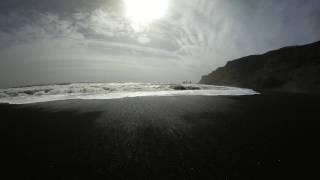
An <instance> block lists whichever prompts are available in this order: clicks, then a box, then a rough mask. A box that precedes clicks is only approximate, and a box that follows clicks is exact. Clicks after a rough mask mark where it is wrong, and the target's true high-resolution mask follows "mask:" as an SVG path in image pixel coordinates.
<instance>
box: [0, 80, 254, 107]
mask: <svg viewBox="0 0 320 180" xmlns="http://www.w3.org/2000/svg"><path fill="white" fill-rule="evenodd" d="M254 94H258V93H257V92H256V91H254V90H251V89H243V88H236V87H227V86H214V85H203V84H154V83H71V84H60V85H59V84H57V85H42V86H28V87H19V88H8V89H0V103H8V104H31V103H39V102H49V101H58V100H69V99H119V98H129V97H142V96H190V95H199V96H219V95H232V96H241V95H254Z"/></svg>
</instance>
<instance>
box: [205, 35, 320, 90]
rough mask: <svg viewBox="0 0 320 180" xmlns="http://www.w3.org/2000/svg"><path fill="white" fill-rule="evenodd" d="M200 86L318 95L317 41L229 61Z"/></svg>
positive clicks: (319, 64) (319, 54)
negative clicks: (223, 86)
mask: <svg viewBox="0 0 320 180" xmlns="http://www.w3.org/2000/svg"><path fill="white" fill-rule="evenodd" d="M200 83H202V84H214V85H227V86H237V87H245V88H252V89H256V90H266V89H274V90H281V91H287V92H303V93H317V94H319V93H320V41H319V42H316V43H312V44H308V45H304V46H292V47H285V48H281V49H279V50H275V51H270V52H268V53H265V54H262V55H252V56H248V57H243V58H240V59H237V60H233V61H230V62H228V63H227V64H226V66H224V67H220V68H218V69H217V70H215V71H213V72H212V73H210V74H209V75H207V76H203V77H202V79H201V81H200Z"/></svg>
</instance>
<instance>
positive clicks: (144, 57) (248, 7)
mask: <svg viewBox="0 0 320 180" xmlns="http://www.w3.org/2000/svg"><path fill="white" fill-rule="evenodd" d="M163 2H166V4H165V3H163ZM318 40H320V1H319V0H304V1H301V0H161V1H160V0H90V1H88V0H1V2H0V42H1V43H0V88H5V87H13V86H23V85H35V84H51V83H66V82H163V83H167V82H181V81H184V80H191V81H193V82H198V81H199V80H200V78H201V76H202V75H205V74H208V73H210V72H211V71H213V70H214V69H216V68H217V67H219V66H223V65H225V63H226V62H227V61H229V60H233V59H236V58H240V57H243V56H247V55H250V54H261V53H264V52H266V51H269V50H273V49H277V48H281V47H284V46H291V45H302V44H307V43H311V42H315V41H318Z"/></svg>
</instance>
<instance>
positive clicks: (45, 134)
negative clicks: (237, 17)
mask: <svg viewBox="0 0 320 180" xmlns="http://www.w3.org/2000/svg"><path fill="white" fill-rule="evenodd" d="M319 100H320V97H318V96H310V95H297V94H277V93H264V94H262V95H254V96H239V97H231V96H221V97H205V96H189V97H143V98H127V99H115V100H69V101H58V102H48V103H39V104H32V105H4V104H2V105H0V115H1V134H2V135H1V138H2V139H3V140H2V141H1V142H2V148H1V151H2V153H1V155H2V156H3V157H2V158H1V159H2V160H1V162H2V164H3V165H4V167H5V168H2V170H4V172H5V173H4V174H3V176H4V175H9V176H8V177H10V178H9V179H14V178H15V177H18V178H20V179H68V180H71V179H223V180H230V179H246V180H248V179H291V178H292V177H298V175H299V176H300V175H302V177H304V178H306V177H307V176H310V175H311V174H312V171H313V170H314V169H316V168H314V169H312V168H311V167H309V166H310V164H311V163H312V162H313V161H314V160H313V158H314V157H313V151H315V150H314V148H315V146H316V145H317V144H318V139H317V133H316V131H317V130H318V127H319V123H318V120H319V116H318V113H319V110H320V108H319ZM303 169H307V171H304V170H303ZM2 179H3V178H2ZM7 179H8V178H7Z"/></svg>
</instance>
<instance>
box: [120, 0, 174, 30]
mask: <svg viewBox="0 0 320 180" xmlns="http://www.w3.org/2000/svg"><path fill="white" fill-rule="evenodd" d="M124 2H125V9H126V17H127V18H128V19H130V20H131V21H132V22H134V23H141V24H148V23H151V22H153V21H155V20H158V19H161V18H162V17H164V16H165V15H166V11H167V8H168V0H124Z"/></svg>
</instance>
